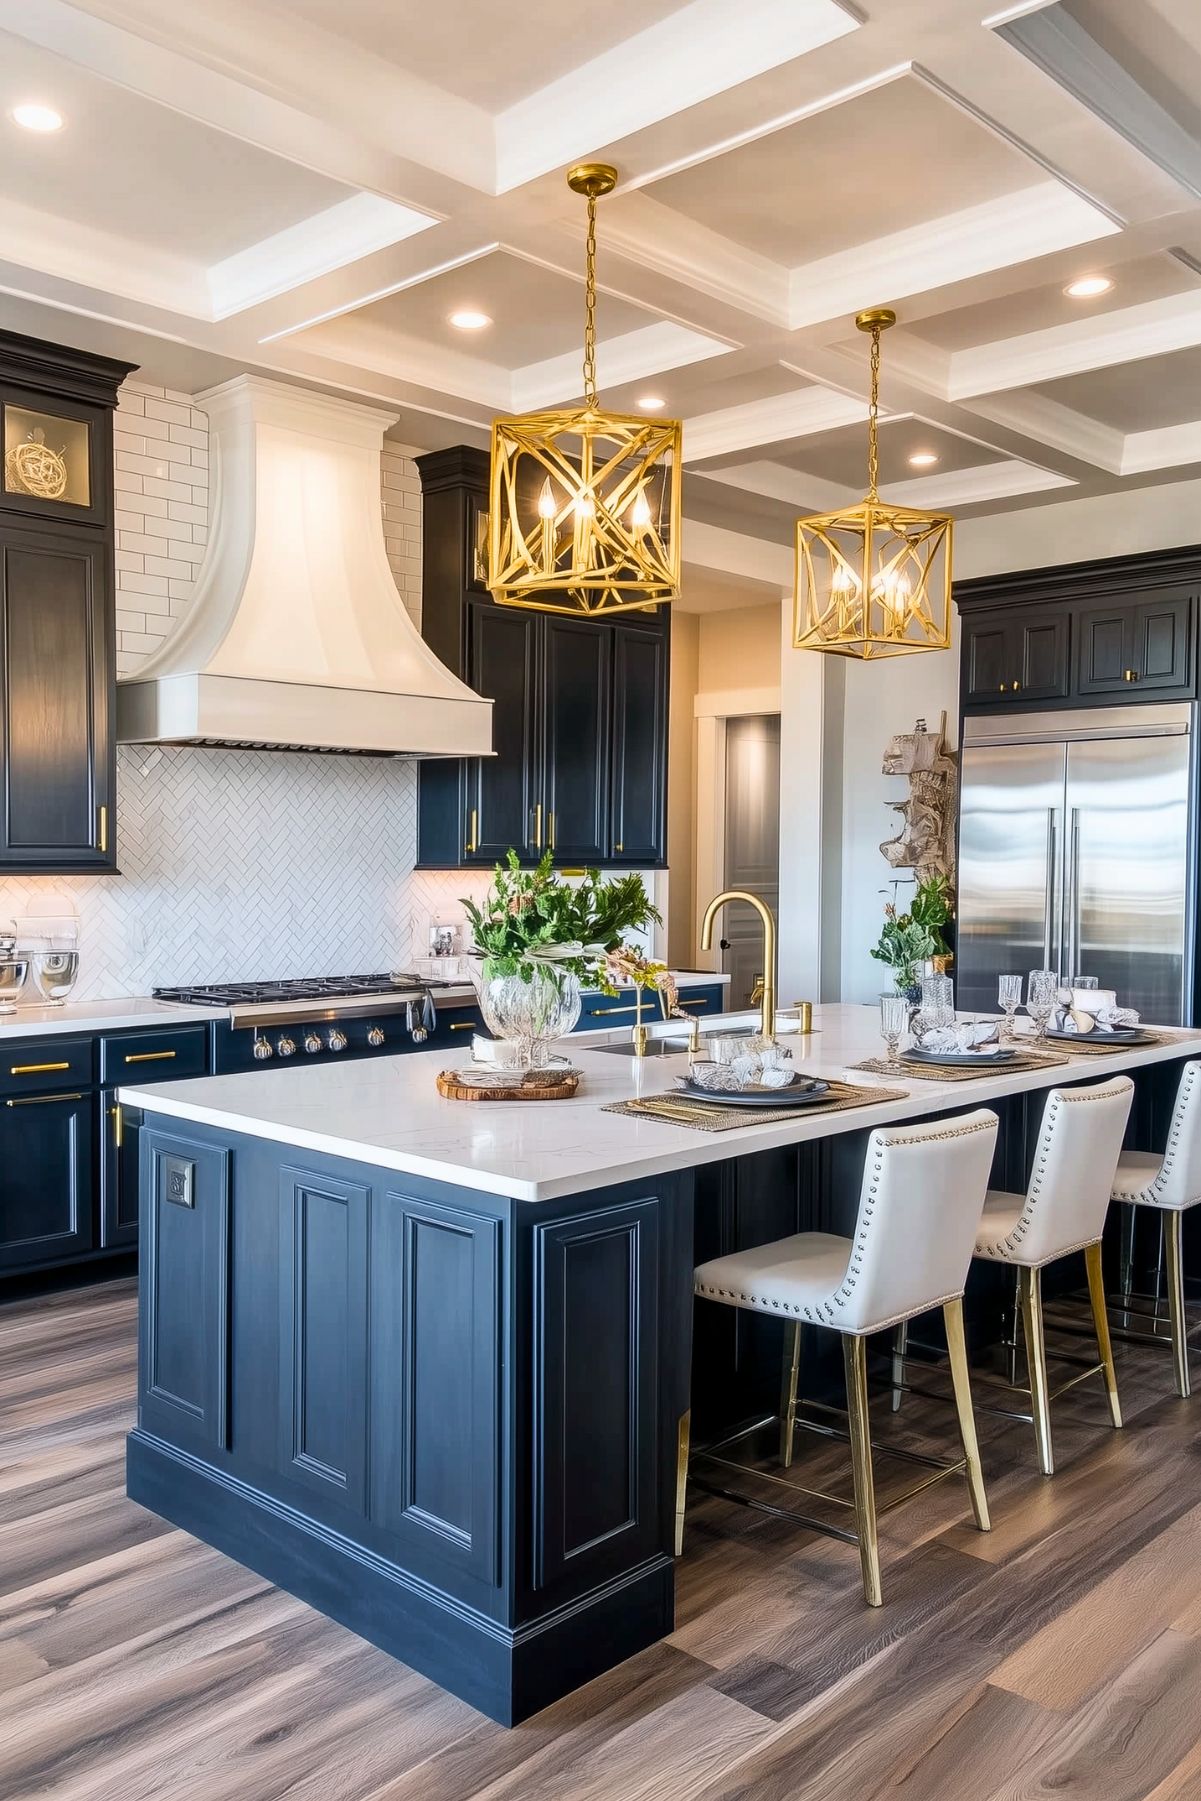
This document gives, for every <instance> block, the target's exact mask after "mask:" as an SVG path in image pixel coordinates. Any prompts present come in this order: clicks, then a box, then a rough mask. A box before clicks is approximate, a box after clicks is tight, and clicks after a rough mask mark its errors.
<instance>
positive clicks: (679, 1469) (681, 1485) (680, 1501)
mask: <svg viewBox="0 0 1201 1801" xmlns="http://www.w3.org/2000/svg"><path fill="white" fill-rule="evenodd" d="M691 1432H692V1409H691V1408H689V1410H688V1412H687V1413H682V1414H681V1415H680V1423H679V1426H678V1428H677V1437H676V1556H677V1557H682V1556H683V1555H684V1497H685V1495H686V1493H687V1491H688V1441H689V1437H690V1435H691Z"/></svg>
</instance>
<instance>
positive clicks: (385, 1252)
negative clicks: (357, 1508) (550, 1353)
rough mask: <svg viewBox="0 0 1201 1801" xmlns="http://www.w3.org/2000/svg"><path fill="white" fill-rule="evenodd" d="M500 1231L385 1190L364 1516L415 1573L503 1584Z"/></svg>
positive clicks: (491, 1223)
mask: <svg viewBox="0 0 1201 1801" xmlns="http://www.w3.org/2000/svg"><path fill="white" fill-rule="evenodd" d="M502 1234H503V1225H502V1222H501V1221H500V1220H499V1219H491V1218H487V1217H484V1216H481V1215H480V1214H478V1213H466V1212H463V1211H461V1210H460V1209H458V1208H456V1207H453V1206H448V1205H446V1204H444V1203H443V1202H440V1201H433V1200H427V1199H424V1198H422V1197H420V1196H416V1195H410V1194H404V1193H399V1192H390V1193H387V1194H385V1195H384V1196H383V1197H382V1199H381V1200H380V1201H379V1202H378V1203H377V1204H376V1206H375V1207H374V1208H373V1210H372V1219H371V1285H372V1306H371V1320H372V1340H371V1358H370V1362H371V1410H370V1425H369V1445H370V1459H369V1461H370V1467H371V1498H370V1511H371V1518H372V1520H373V1521H374V1523H375V1524H376V1525H377V1526H380V1527H382V1528H383V1529H384V1530H385V1531H387V1532H390V1533H393V1534H395V1536H396V1537H397V1538H398V1539H401V1540H402V1541H403V1542H404V1543H405V1546H406V1553H405V1560H406V1562H409V1563H410V1567H412V1568H415V1569H418V1570H419V1571H420V1572H421V1573H422V1574H427V1575H429V1576H431V1577H434V1578H436V1577H437V1576H438V1575H439V1573H441V1574H442V1575H443V1577H445V1574H446V1572H447V1571H453V1572H454V1573H455V1574H457V1575H460V1576H467V1577H471V1578H475V1579H477V1580H478V1581H479V1582H481V1583H482V1584H484V1585H485V1587H488V1588H494V1587H496V1586H497V1585H498V1584H499V1582H500V1579H501V1577H500V1518H501V1505H502V1490H503V1483H504V1472H503V1469H502V1465H501V1461H500V1447H499V1431H500V1393H501V1389H500V1384H501V1371H502V1364H503V1358H504V1347H503V1342H502V1338H501V1246H502V1243H503V1236H502Z"/></svg>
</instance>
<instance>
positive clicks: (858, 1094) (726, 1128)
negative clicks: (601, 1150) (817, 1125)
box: [601, 1078, 909, 1132]
mask: <svg viewBox="0 0 1201 1801" xmlns="http://www.w3.org/2000/svg"><path fill="white" fill-rule="evenodd" d="M823 1079H825V1078H823ZM908 1098H909V1097H908V1095H907V1094H906V1093H905V1091H904V1089H903V1088H857V1087H856V1086H855V1084H854V1083H852V1082H835V1081H833V1080H831V1081H830V1090H829V1093H828V1094H827V1095H825V1096H824V1098H823V1099H822V1100H820V1101H815V1102H814V1103H813V1105H812V1106H807V1107H753V1108H752V1107H738V1106H730V1105H729V1103H727V1104H726V1105H725V1106H723V1105H722V1104H721V1102H720V1101H698V1100H694V1099H693V1098H692V1096H691V1095H690V1094H653V1095H647V1097H646V1098H645V1100H639V1101H610V1102H609V1103H608V1105H607V1106H605V1107H602V1109H601V1111H602V1113H632V1114H633V1115H634V1116H635V1118H637V1119H659V1120H662V1121H663V1123H664V1125H669V1126H690V1127H691V1128H692V1130H693V1131H694V1132H732V1131H733V1130H734V1128H735V1127H736V1126H767V1125H774V1124H777V1123H778V1122H779V1121H781V1120H785V1119H812V1118H813V1117H814V1115H815V1114H819V1113H846V1112H848V1111H849V1110H850V1109H851V1108H852V1107H874V1106H876V1105H877V1104H878V1103H879V1102H881V1101H904V1100H908Z"/></svg>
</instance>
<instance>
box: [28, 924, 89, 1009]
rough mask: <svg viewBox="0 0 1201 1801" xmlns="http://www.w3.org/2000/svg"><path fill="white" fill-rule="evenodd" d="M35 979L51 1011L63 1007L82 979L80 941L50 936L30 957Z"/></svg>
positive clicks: (59, 935)
mask: <svg viewBox="0 0 1201 1801" xmlns="http://www.w3.org/2000/svg"><path fill="white" fill-rule="evenodd" d="M29 960H30V963H31V964H32V966H33V979H34V981H35V982H36V983H37V986H38V989H39V990H40V992H41V995H42V999H43V1000H44V1001H45V1003H46V1005H47V1006H48V1007H62V1006H64V1005H65V1004H66V999H67V996H68V995H69V994H70V992H71V990H72V988H74V986H75V983H76V980H77V978H78V976H79V941H78V939H76V938H72V937H68V936H67V935H66V934H65V933H63V934H51V935H50V936H48V937H47V938H46V939H45V941H44V942H43V944H42V945H41V947H40V948H39V949H37V950H35V951H33V952H32V953H31V954H30V959H29Z"/></svg>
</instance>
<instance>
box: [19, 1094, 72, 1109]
mask: <svg viewBox="0 0 1201 1801" xmlns="http://www.w3.org/2000/svg"><path fill="white" fill-rule="evenodd" d="M82 1099H83V1096H82V1094H30V1095H26V1096H25V1098H24V1099H23V1100H19V1101H5V1103H4V1105H5V1106H6V1107H49V1106H50V1105H51V1104H52V1103H53V1102H56V1101H81V1100H82Z"/></svg>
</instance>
